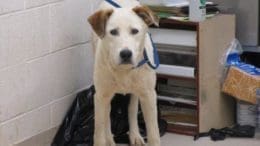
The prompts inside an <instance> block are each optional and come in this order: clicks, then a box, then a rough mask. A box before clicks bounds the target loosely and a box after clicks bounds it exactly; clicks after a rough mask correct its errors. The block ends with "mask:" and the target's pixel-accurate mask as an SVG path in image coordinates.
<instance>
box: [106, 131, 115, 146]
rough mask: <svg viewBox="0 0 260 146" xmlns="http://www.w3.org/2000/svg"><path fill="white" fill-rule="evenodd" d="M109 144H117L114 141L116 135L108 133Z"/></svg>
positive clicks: (111, 145) (112, 145)
mask: <svg viewBox="0 0 260 146" xmlns="http://www.w3.org/2000/svg"><path fill="white" fill-rule="evenodd" d="M107 146H116V143H115V141H114V137H113V135H112V134H108V136H107Z"/></svg>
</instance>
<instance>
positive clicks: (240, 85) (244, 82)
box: [222, 67, 260, 104]
mask: <svg viewBox="0 0 260 146" xmlns="http://www.w3.org/2000/svg"><path fill="white" fill-rule="evenodd" d="M259 88H260V76H255V75H250V74H248V73H246V72H245V71H243V70H241V69H239V68H236V67H231V68H230V70H229V72H228V75H227V78H226V80H225V82H224V85H223V88H222V91H223V92H225V93H227V94H229V95H232V96H234V97H235V98H237V99H239V100H242V101H246V102H249V103H252V104H256V102H257V100H256V93H257V90H258V89H259Z"/></svg>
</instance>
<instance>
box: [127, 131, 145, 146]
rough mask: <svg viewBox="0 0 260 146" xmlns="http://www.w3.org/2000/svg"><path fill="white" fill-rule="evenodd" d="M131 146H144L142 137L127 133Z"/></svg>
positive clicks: (137, 134)
mask: <svg viewBox="0 0 260 146" xmlns="http://www.w3.org/2000/svg"><path fill="white" fill-rule="evenodd" d="M129 139H130V145H131V146H145V142H144V139H143V137H142V136H141V135H140V134H139V133H131V132H130V133H129Z"/></svg>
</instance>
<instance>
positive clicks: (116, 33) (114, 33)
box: [110, 29, 119, 36]
mask: <svg viewBox="0 0 260 146" xmlns="http://www.w3.org/2000/svg"><path fill="white" fill-rule="evenodd" d="M110 34H111V35H113V36H117V35H118V34H119V32H118V30H117V29H112V30H110Z"/></svg>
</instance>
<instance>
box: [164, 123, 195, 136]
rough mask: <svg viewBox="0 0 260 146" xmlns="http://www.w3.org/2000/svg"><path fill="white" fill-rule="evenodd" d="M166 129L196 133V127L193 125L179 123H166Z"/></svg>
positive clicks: (183, 132) (192, 134)
mask: <svg viewBox="0 0 260 146" xmlns="http://www.w3.org/2000/svg"><path fill="white" fill-rule="evenodd" d="M167 131H168V132H173V133H179V134H185V135H191V136H194V135H196V134H197V133H198V128H197V127H193V126H181V125H173V124H169V123H168V126H167Z"/></svg>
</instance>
